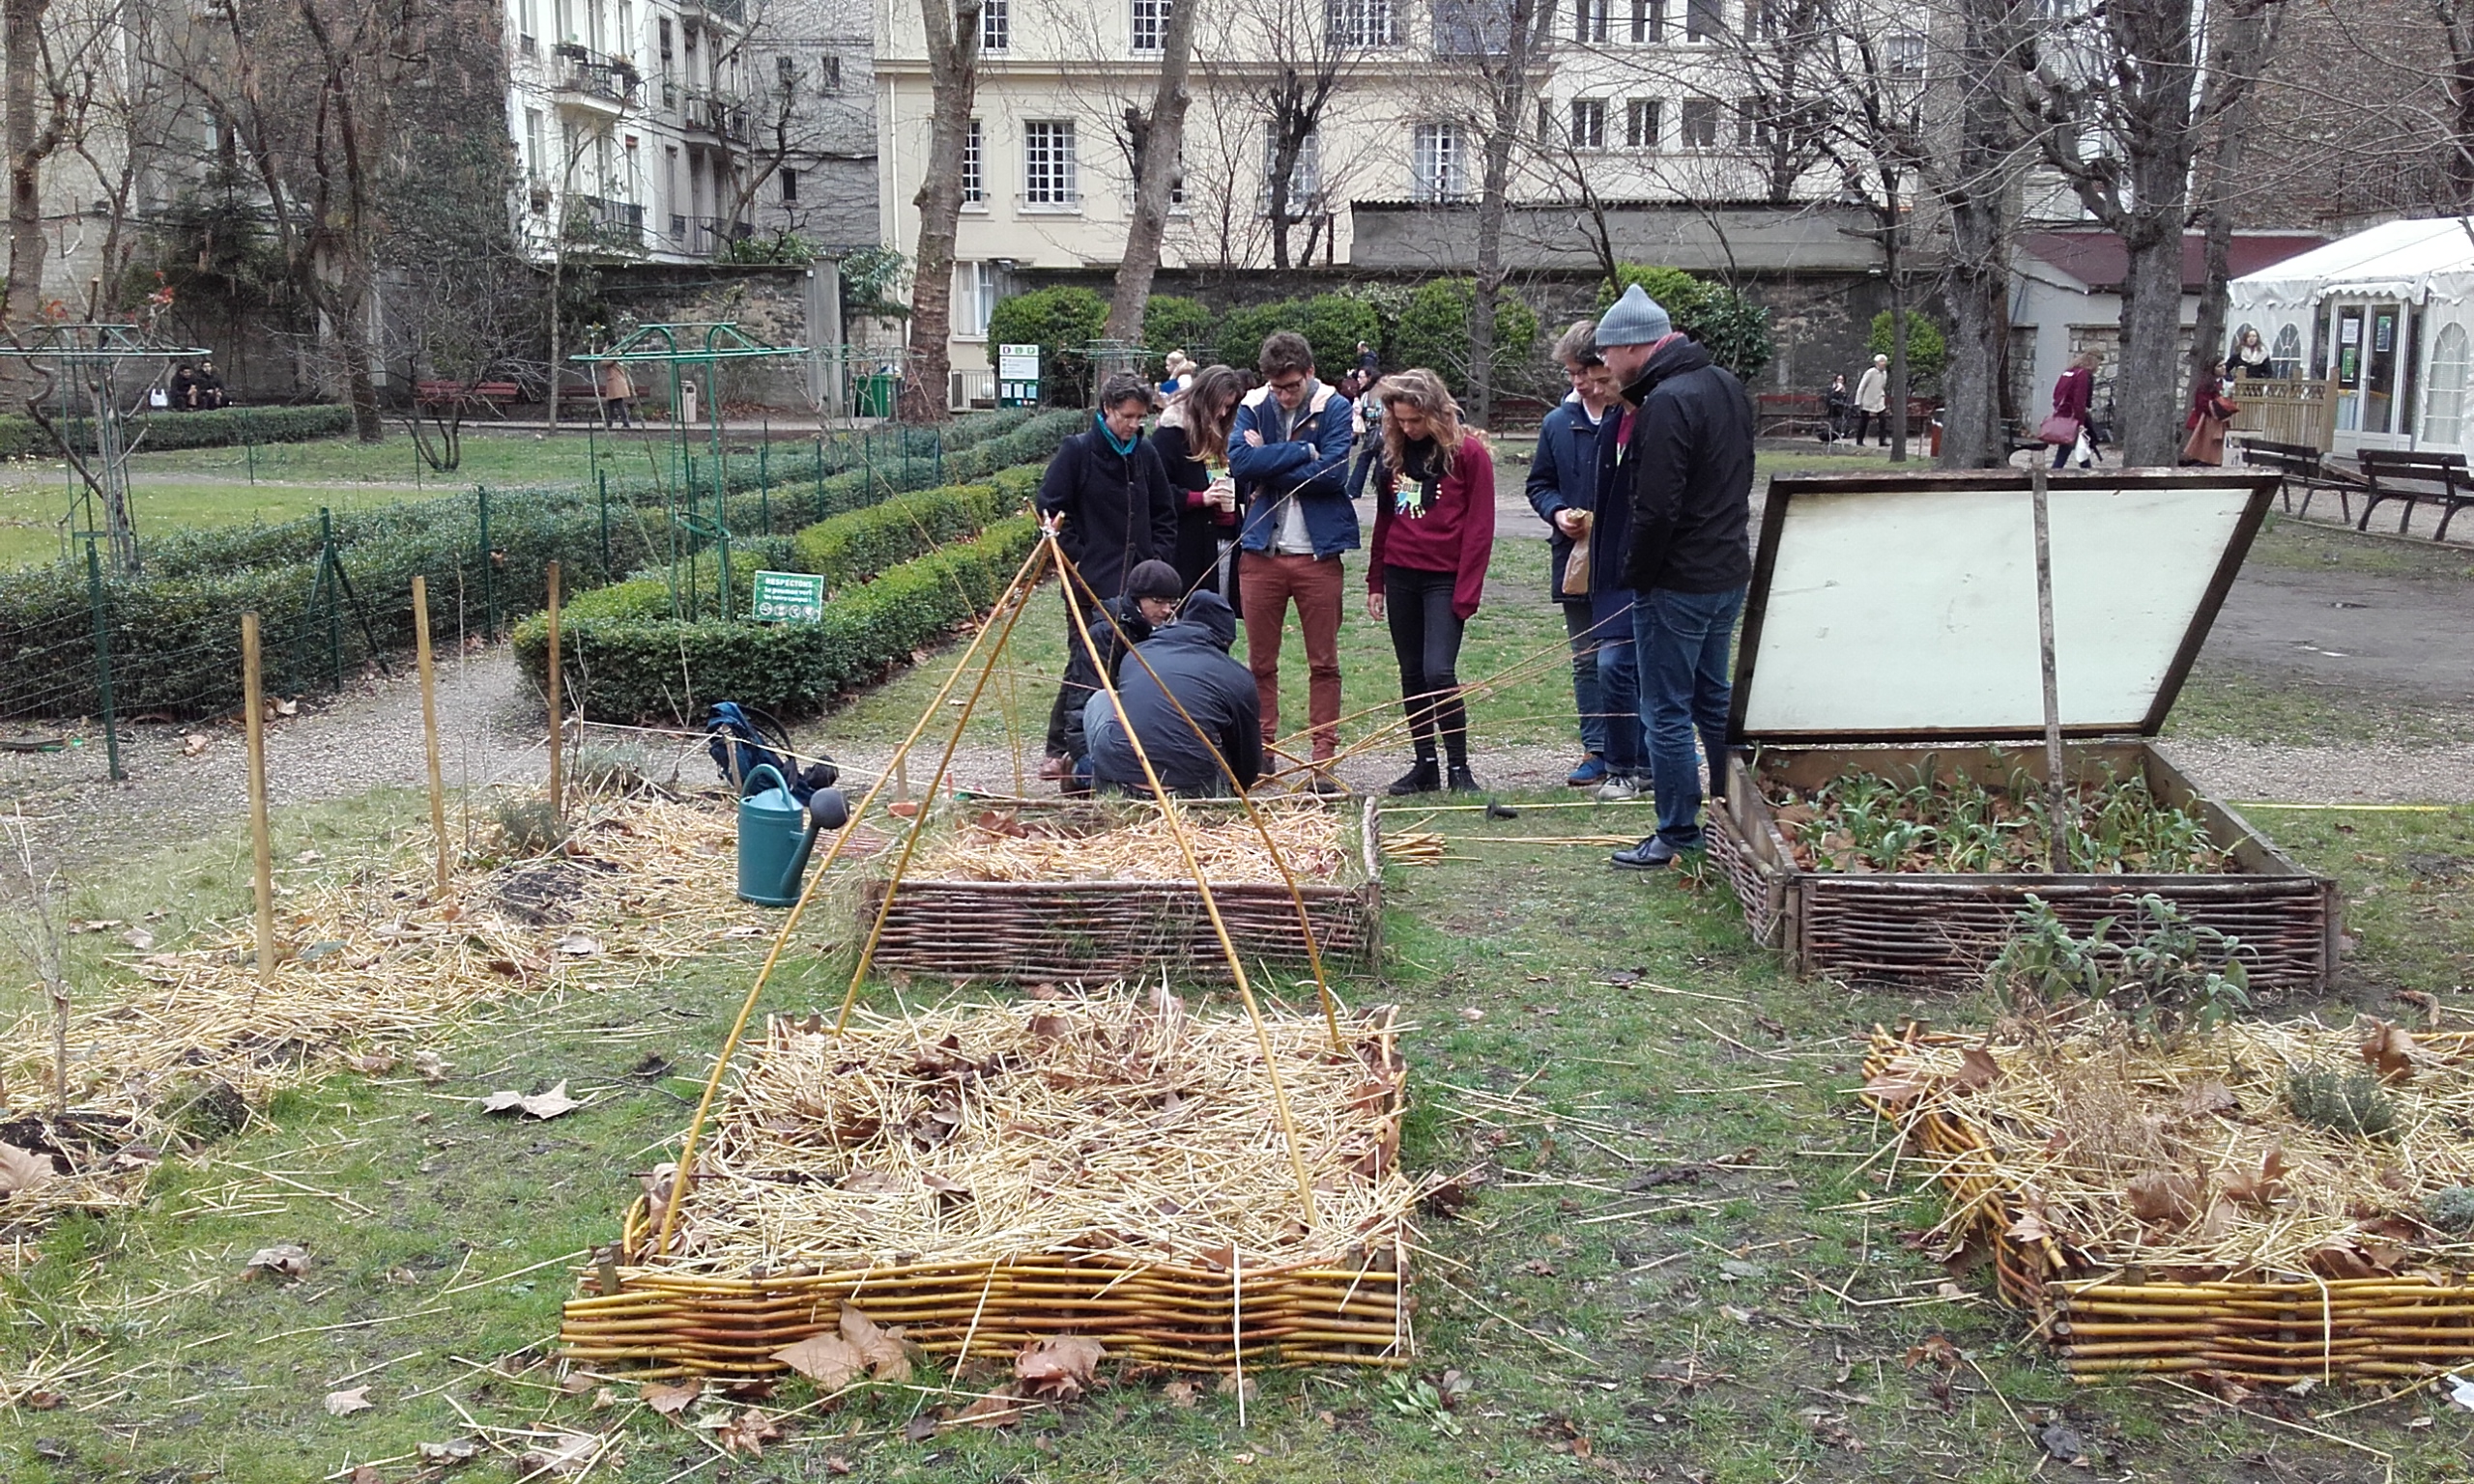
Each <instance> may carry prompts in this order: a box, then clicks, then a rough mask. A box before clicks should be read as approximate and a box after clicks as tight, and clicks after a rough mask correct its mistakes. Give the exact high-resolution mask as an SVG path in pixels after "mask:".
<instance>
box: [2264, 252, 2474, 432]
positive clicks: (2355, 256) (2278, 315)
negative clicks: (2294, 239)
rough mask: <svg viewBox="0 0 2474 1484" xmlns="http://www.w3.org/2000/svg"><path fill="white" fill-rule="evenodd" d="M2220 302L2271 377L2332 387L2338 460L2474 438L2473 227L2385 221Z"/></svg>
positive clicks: (2309, 254) (2275, 271) (2286, 264)
mask: <svg viewBox="0 0 2474 1484" xmlns="http://www.w3.org/2000/svg"><path fill="white" fill-rule="evenodd" d="M2229 300H2230V310H2231V312H2230V314H2229V320H2230V322H2231V323H2232V324H2233V326H2234V327H2235V328H2236V332H2237V334H2238V332H2239V330H2240V328H2245V327H2249V328H2258V331H2259V333H2260V336H2261V338H2263V339H2264V340H2266V341H2267V342H2268V343H2269V347H2270V350H2271V353H2272V356H2273V358H2274V361H2275V364H2276V368H2277V375H2278V376H2280V377H2284V378H2302V379H2308V380H2312V381H2320V380H2323V379H2324V380H2325V381H2326V382H2328V383H2329V384H2330V386H2329V390H2330V395H2331V398H2332V399H2333V403H2334V406H2335V432H2334V445H2335V447H2336V448H2337V450H2338V451H2340V452H2351V451H2353V450H2355V449H2358V448H2432V449H2440V450H2460V449H2462V448H2463V447H2464V445H2465V443H2466V442H2468V440H2469V438H2470V437H2474V420H2470V419H2469V417H2468V411H2469V410H2468V408H2467V405H2466V403H2467V397H2466V392H2467V390H2468V371H2469V368H2474V217H2464V216H2438V217H2427V218H2422V219H2417V220H2409V221H2390V222H2383V223H2381V224H2380V225H2378V226H2375V227H2371V228H2368V229H2366V230H2364V231H2361V232H2357V233H2355V234H2353V235H2352V236H2351V237H2345V238H2341V239H2339V240H2338V241H2336V242H2333V243H2329V244H2327V245H2326V246H2324V247H2318V248H2315V249H2313V250H2312V251H2310V252H2306V253H2304V254H2302V255H2301V256H2299V257H2294V258H2287V260H2285V261H2284V262H2282V263H2279V264H2277V265H2276V266H2275V267H2273V268H2268V269H2263V270H2261V271H2258V272H2256V273H2251V274H2248V275H2246V276H2244V277H2240V278H2236V279H2234V280H2233V281H2232V283H2231V284H2230V285H2229ZM2306 347H2307V348H2308V353H2307V355H2306Z"/></svg>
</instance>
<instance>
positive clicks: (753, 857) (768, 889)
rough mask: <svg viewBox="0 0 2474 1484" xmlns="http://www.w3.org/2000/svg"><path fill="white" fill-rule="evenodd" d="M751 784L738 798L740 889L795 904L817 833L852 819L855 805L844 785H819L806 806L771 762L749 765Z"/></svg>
mask: <svg viewBox="0 0 2474 1484" xmlns="http://www.w3.org/2000/svg"><path fill="white" fill-rule="evenodd" d="M767 783H769V785H770V786H765V785H766V784H767ZM746 787H747V789H748V793H747V795H746V797H744V798H742V799H740V800H739V801H738V894H739V896H740V897H741V898H742V899H745V900H748V901H754V902H761V903H762V904H763V905H765V906H768V907H787V906H790V905H791V904H792V903H794V902H796V901H797V900H798V899H799V883H800V882H801V881H802V880H803V879H805V877H806V875H807V869H808V857H809V855H810V854H811V853H813V852H814V850H815V849H816V838H817V836H818V835H819V834H820V833H822V832H823V831H825V830H838V829H840V828H842V826H843V825H844V824H846V823H848V822H849V817H850V806H849V802H848V801H847V800H845V799H844V798H843V795H842V790H841V789H839V788H819V789H817V790H816V791H815V792H813V793H811V794H810V795H809V796H808V803H807V807H806V808H805V809H801V808H800V807H799V803H798V800H797V799H796V798H794V797H793V796H792V795H791V785H789V784H788V783H787V782H785V781H784V779H783V777H782V775H781V773H780V772H779V771H778V770H776V769H775V768H774V767H773V766H772V765H771V764H769V763H760V764H758V765H757V766H756V767H754V768H752V769H750V770H749V772H748V775H747V783H746ZM803 816H804V822H805V824H806V828H805V829H804V830H802V829H801V828H800V825H801V823H802V817H803Z"/></svg>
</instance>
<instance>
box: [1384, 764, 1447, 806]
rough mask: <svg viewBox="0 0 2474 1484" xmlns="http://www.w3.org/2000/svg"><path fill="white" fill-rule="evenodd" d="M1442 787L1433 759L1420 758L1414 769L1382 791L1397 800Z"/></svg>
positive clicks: (1440, 777) (1441, 779)
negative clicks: (1407, 795)
mask: <svg viewBox="0 0 2474 1484" xmlns="http://www.w3.org/2000/svg"><path fill="white" fill-rule="evenodd" d="M1442 786H1443V778H1442V775H1440V774H1438V773H1437V772H1436V771H1435V767H1434V759H1433V758H1431V757H1421V758H1419V759H1418V765H1417V766H1416V767H1414V768H1411V769H1410V770H1409V771H1408V772H1406V773H1403V774H1401V775H1400V776H1399V777H1398V778H1395V779H1394V780H1392V785H1391V786H1390V787H1388V788H1386V789H1384V790H1383V791H1384V792H1386V793H1388V794H1391V795H1392V796H1393V797H1394V798H1399V797H1402V796H1404V795H1406V794H1412V793H1432V792H1434V791H1435V790H1436V789H1438V788H1440V787H1442Z"/></svg>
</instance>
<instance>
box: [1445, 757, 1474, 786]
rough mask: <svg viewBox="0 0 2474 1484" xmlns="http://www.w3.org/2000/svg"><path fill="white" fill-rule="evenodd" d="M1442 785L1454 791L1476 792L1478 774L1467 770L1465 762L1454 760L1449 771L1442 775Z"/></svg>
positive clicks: (1467, 766)
mask: <svg viewBox="0 0 2474 1484" xmlns="http://www.w3.org/2000/svg"><path fill="white" fill-rule="evenodd" d="M1444 786H1445V787H1447V788H1449V789H1451V790H1452V791H1453V792H1454V793H1476V792H1477V791H1478V776H1477V775H1476V774H1474V773H1472V772H1470V771H1469V765H1468V764H1467V763H1465V762H1455V763H1453V765H1452V768H1451V771H1450V772H1448V773H1446V774H1445V775H1444Z"/></svg>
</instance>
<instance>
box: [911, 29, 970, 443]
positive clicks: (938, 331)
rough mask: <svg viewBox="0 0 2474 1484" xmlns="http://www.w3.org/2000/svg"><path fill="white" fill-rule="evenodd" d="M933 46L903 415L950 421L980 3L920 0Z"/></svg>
mask: <svg viewBox="0 0 2474 1484" xmlns="http://www.w3.org/2000/svg"><path fill="white" fill-rule="evenodd" d="M919 11H920V19H921V20H922V21H923V22H924V23H925V27H926V35H927V44H928V90H929V99H930V101H931V104H932V107H931V110H930V119H929V125H928V161H927V167H926V174H925V177H924V178H923V179H922V180H921V181H920V183H919V193H918V194H917V195H916V196H914V197H912V201H913V204H915V205H916V206H917V207H918V208H919V251H918V255H917V258H916V261H915V264H914V267H913V271H912V273H911V280H910V354H909V356H908V357H907V359H908V361H909V373H910V374H909V375H908V377H907V378H906V379H905V381H904V383H903V387H902V404H903V405H902V414H903V416H904V418H905V419H906V420H907V421H911V422H946V421H950V420H951V419H952V417H953V414H952V413H951V412H950V411H948V410H947V408H946V406H945V381H946V377H947V374H948V371H949V369H950V362H949V357H948V356H947V354H946V344H945V342H946V336H947V334H948V332H949V331H950V330H951V329H952V327H953V309H954V238H955V235H956V232H957V231H958V229H959V224H960V222H961V219H962V210H963V154H964V149H965V147H966V146H967V144H968V142H969V139H970V107H971V99H972V97H973V95H974V94H975V93H976V92H977V91H978V85H979V43H980V32H979V24H980V0H919Z"/></svg>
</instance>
